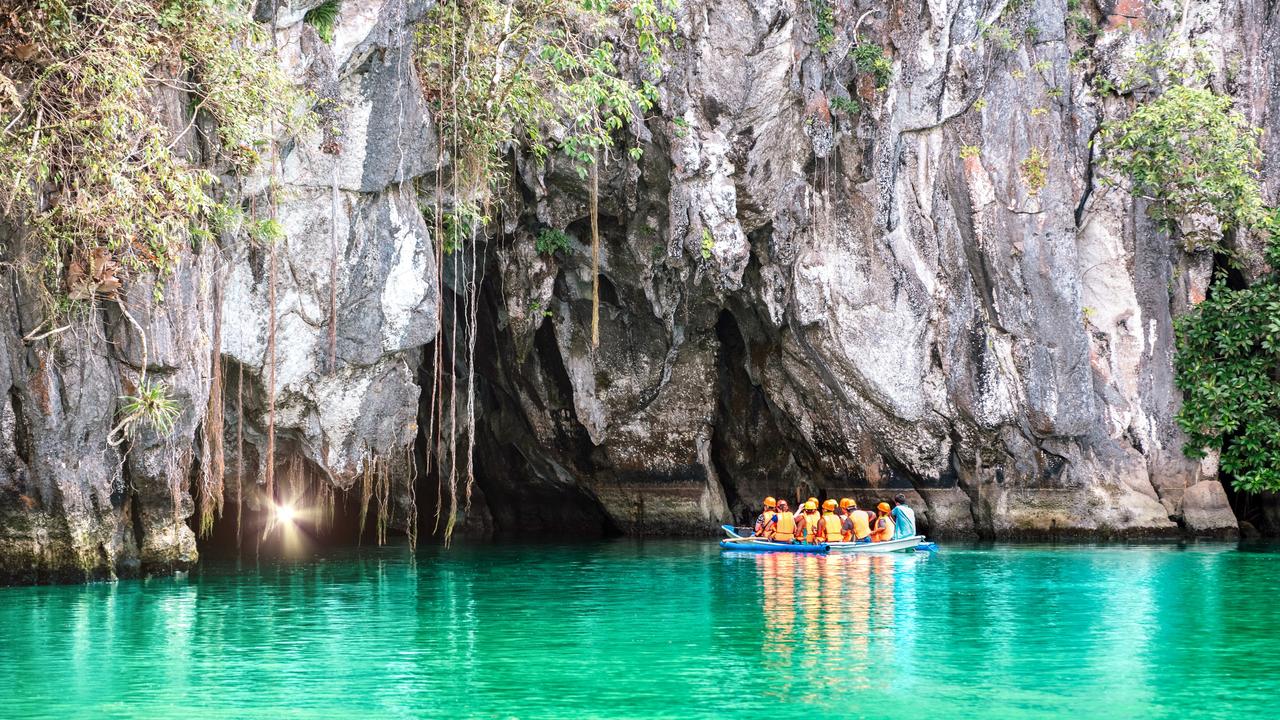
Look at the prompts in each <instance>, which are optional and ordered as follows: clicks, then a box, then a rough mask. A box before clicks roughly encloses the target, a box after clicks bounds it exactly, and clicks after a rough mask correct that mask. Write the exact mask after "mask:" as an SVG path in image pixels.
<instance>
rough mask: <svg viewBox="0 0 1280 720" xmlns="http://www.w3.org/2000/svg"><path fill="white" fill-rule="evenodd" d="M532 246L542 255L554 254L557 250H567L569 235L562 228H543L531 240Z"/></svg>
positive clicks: (564, 251)
mask: <svg viewBox="0 0 1280 720" xmlns="http://www.w3.org/2000/svg"><path fill="white" fill-rule="evenodd" d="M533 247H534V249H536V250H537V251H538V252H539V253H541V254H543V255H555V254H556V253H557V252H563V253H567V252H569V247H570V241H569V236H568V235H566V234H565V232H564V231H563V230H556V229H555V228H543V230H542V232H539V233H538V237H537V238H536V239H535V240H534V241H533Z"/></svg>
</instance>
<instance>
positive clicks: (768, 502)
mask: <svg viewBox="0 0 1280 720" xmlns="http://www.w3.org/2000/svg"><path fill="white" fill-rule="evenodd" d="M777 508H778V501H777V500H774V499H773V498H772V497H767V498H765V499H764V510H762V511H761V512H760V515H758V516H757V517H756V524H755V526H754V527H753V528H752V534H753V535H755V536H756V537H763V536H764V525H765V523H766V522H767V521H768V519H769V516H770V515H772V514H774V513H775V512H777V511H778V510H777Z"/></svg>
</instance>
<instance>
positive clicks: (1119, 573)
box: [0, 542, 1280, 720]
mask: <svg viewBox="0 0 1280 720" xmlns="http://www.w3.org/2000/svg"><path fill="white" fill-rule="evenodd" d="M1278 588H1280V563H1278V562H1277V561H1276V555H1274V554H1267V553H1237V552H1230V551H1222V550H1221V549H1219V548H1215V547H1212V546H1210V547H1205V548H1199V549H1190V550H1183V549H1179V548H1176V547H1172V546H1164V547H1139V548H1117V547H1102V548H1084V547H1065V548H1058V547H1038V548H1035V547H1033V548H1010V547H998V546H997V547H985V548H972V549H967V548H963V547H959V546H954V547H948V548H944V550H943V552H942V553H940V554H938V555H936V556H928V555H887V556H871V555H828V556H825V557H820V556H801V555H793V554H776V555H742V554H737V555H736V556H732V557H731V556H730V555H728V554H724V555H722V554H721V553H720V552H719V551H718V549H717V548H714V547H708V546H707V545H706V544H703V543H690V542H669V543H657V542H650V543H633V542H620V543H614V544H601V545H591V546H545V547H544V546H539V547H529V546H525V547H513V546H497V547H475V548H466V547H458V548H455V549H452V550H450V551H448V552H447V553H446V552H440V551H438V550H431V549H426V550H424V551H423V552H421V553H420V554H419V555H418V556H417V557H416V558H413V557H411V556H409V555H408V554H407V553H405V552H403V550H402V549H394V548H393V549H390V550H386V551H380V550H370V551H365V552H362V553H360V554H352V555H345V556H335V557H330V558H322V559H320V560H317V561H315V562H308V563H297V564H289V563H276V564H270V563H264V564H262V565H255V564H253V563H243V564H240V565H238V566H236V565H232V566H227V567H225V568H217V567H210V568H208V570H207V571H206V572H205V573H203V574H199V573H198V574H195V575H193V576H192V577H191V578H189V579H166V580H152V581H145V582H122V583H118V584H104V585H92V586H83V587H53V588H10V589H0V668H3V669H4V671H5V673H6V679H7V682H8V683H9V687H8V690H9V692H8V696H7V698H6V704H5V706H4V709H3V710H2V711H0V716H3V717H6V718H7V717H15V718H27V717H49V718H56V719H57V720H69V719H70V718H79V717H84V718H101V717H140V716H146V717H171V716H180V715H184V714H187V713H188V712H189V708H192V707H199V708H201V709H202V711H201V717H206V716H208V717H229V718H242V717H317V718H322V717H352V716H369V717H444V718H455V717H459V716H464V717H472V716H474V717H505V716H517V717H522V718H523V717H532V718H538V717H552V718H555V717H565V716H567V715H573V716H577V717H637V718H653V717H699V718H700V717H743V716H750V715H754V714H757V713H759V712H765V711H768V708H771V707H782V705H779V703H785V707H787V708H788V709H789V710H794V711H801V712H804V711H819V712H823V713H824V714H825V713H835V714H837V715H840V716H845V715H849V716H853V717H869V716H872V715H878V714H891V713H885V712H879V711H877V710H876V708H879V707H883V703H884V702H886V701H889V702H892V703H894V707H896V708H906V709H907V710H905V711H904V712H902V713H893V714H902V715H904V716H909V717H954V716H956V715H958V714H969V713H981V714H982V716H983V717H984V718H987V719H988V720H993V719H1000V718H1022V717H1028V718H1030V717H1036V718H1039V717H1077V716H1078V715H1079V713H1080V710H1081V709H1083V708H1093V709H1094V710H1095V714H1099V715H1101V716H1103V717H1107V718H1112V717H1133V718H1146V717H1171V716H1174V715H1176V714H1177V713H1178V712H1180V710H1179V708H1185V707H1197V708H1199V709H1198V710H1197V711H1196V714H1197V716H1200V717H1211V718H1212V717H1219V716H1232V717H1234V716H1255V717H1268V716H1270V715H1271V714H1273V713H1272V702H1273V701H1274V696H1275V688H1274V683H1273V681H1272V678H1273V677H1275V675H1276V674H1277V673H1280V637H1278V636H1277V633H1276V632H1275V628H1276V627H1278V626H1280V604H1277V603H1275V602H1274V596H1275V592H1276V590H1277V589H1278ZM1103 698H1105V700H1106V702H1105V706H1104V707H1100V706H1099V705H1098V703H1099V701H1100V700H1101V699H1103ZM1206 698H1208V699H1211V700H1212V701H1213V702H1212V703H1210V704H1208V705H1206V704H1205V702H1204V701H1205V699H1206Z"/></svg>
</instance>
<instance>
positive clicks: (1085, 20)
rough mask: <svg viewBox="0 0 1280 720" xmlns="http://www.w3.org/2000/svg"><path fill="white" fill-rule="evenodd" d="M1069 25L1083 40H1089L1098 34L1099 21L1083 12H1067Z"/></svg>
mask: <svg viewBox="0 0 1280 720" xmlns="http://www.w3.org/2000/svg"><path fill="white" fill-rule="evenodd" d="M1067 27H1068V28H1070V29H1071V31H1072V32H1074V33H1075V34H1076V35H1077V36H1078V37H1080V38H1081V39H1082V40H1087V39H1089V38H1091V37H1093V36H1094V35H1097V34H1098V25H1097V23H1095V22H1094V21H1093V18H1091V17H1089V16H1088V15H1086V14H1084V13H1083V12H1070V13H1067Z"/></svg>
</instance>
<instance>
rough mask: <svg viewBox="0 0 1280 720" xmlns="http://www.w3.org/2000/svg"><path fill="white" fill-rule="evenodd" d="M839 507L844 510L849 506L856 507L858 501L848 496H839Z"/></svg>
mask: <svg viewBox="0 0 1280 720" xmlns="http://www.w3.org/2000/svg"><path fill="white" fill-rule="evenodd" d="M840 507H842V508H844V509H845V510H848V509H849V508H856V507H858V503H856V502H854V501H852V500H850V499H849V498H840Z"/></svg>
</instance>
